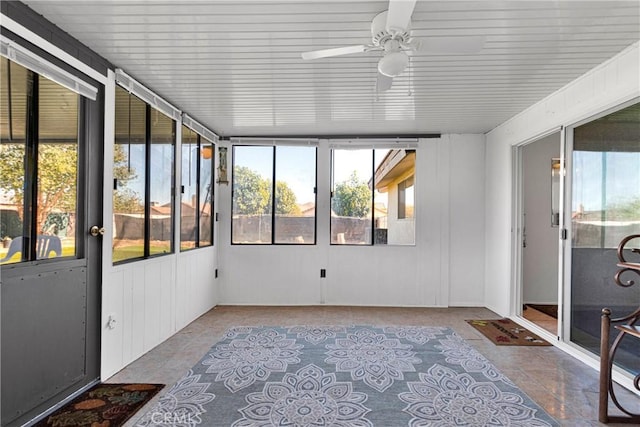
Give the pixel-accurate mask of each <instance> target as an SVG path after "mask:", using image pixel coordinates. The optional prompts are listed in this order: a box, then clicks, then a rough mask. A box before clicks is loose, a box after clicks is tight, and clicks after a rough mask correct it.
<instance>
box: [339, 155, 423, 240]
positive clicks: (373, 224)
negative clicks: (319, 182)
mask: <svg viewBox="0 0 640 427" xmlns="http://www.w3.org/2000/svg"><path fill="white" fill-rule="evenodd" d="M398 149H405V150H413V151H414V152H415V153H416V157H417V152H418V149H417V145H414V144H402V145H401V146H393V145H390V144H383V145H379V146H378V145H373V146H372V145H370V144H366V145H365V144H363V145H342V144H336V145H331V146H330V147H329V152H330V154H329V155H330V172H329V173H330V197H329V206H330V207H331V209H333V197H334V192H335V188H336V182H335V178H334V177H335V173H334V170H335V156H334V153H335V151H340V150H342V151H352V150H359V151H371V152H372V154H371V158H372V160H371V179H372V180H374V181H375V175H376V155H375V152H376V151H377V150H398ZM416 166H417V163H416ZM416 176H417V172H416V168H415V166H414V171H413V173H411V174H410V175H407V177H406V178H405V179H403V180H402V181H401V182H404V181H406V180H407V179H409V178H411V177H413V185H414V203H415V185H416ZM398 184H400V183H398ZM375 203H376V189H375V185H374V188H372V189H371V217H370V221H371V235H370V236H369V238H370V239H371V240H370V243H334V242H333V239H332V236H333V234H332V228H333V221H331V218H330V219H329V245H330V246H337V247H340V246H352V247H375V246H379V247H389V246H392V247H405V246H408V247H410V246H416V240H415V238H416V233H417V229H416V227H417V224H416V222H414V229H413V233H414V242H413V243H407V244H397V243H395V244H394V243H384V244H381V243H376V242H375V240H376V230H377V228H376V217H375ZM398 203H399V195H398ZM388 208H389V207H388V206H387V210H388ZM387 212H388V211H387ZM397 213H398V212H397ZM397 213H396V216H398V215H397ZM387 217H388V213H387ZM414 219H415V206H414V217H409V218H397V220H399V221H400V220H403V221H404V220H409V221H411V220H414ZM387 230H388V228H387Z"/></svg>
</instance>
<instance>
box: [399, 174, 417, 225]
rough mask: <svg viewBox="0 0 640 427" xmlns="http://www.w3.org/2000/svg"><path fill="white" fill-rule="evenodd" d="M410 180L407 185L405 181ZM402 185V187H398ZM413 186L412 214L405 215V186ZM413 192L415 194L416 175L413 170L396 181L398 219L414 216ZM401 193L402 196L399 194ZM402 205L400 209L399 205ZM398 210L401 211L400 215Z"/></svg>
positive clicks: (409, 218)
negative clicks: (409, 183)
mask: <svg viewBox="0 0 640 427" xmlns="http://www.w3.org/2000/svg"><path fill="white" fill-rule="evenodd" d="M409 180H411V185H410V186H407V181H409ZM400 186H402V188H400ZM411 187H413V197H414V207H413V209H414V213H413V215H412V216H407V197H406V191H407V188H411ZM415 194H416V176H415V170H414V173H412V174H411V175H409V176H407V177H406V178H405V179H403V180H402V181H400V182H398V220H401V219H403V220H413V219H414V218H415ZM401 195H402V196H401ZM401 206H402V209H400V207H401ZM400 212H402V216H400Z"/></svg>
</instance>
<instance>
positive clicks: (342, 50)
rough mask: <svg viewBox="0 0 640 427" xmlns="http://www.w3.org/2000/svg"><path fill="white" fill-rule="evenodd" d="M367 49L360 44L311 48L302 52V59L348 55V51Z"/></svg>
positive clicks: (355, 51)
mask: <svg viewBox="0 0 640 427" xmlns="http://www.w3.org/2000/svg"><path fill="white" fill-rule="evenodd" d="M366 49H367V46H365V45H363V44H361V45H359V46H345V47H334V48H332V49H322V50H312V51H310V52H303V53H302V59H307V60H308V59H320V58H327V57H329V56H340V55H348V54H350V53H362V52H364V51H365V50H366Z"/></svg>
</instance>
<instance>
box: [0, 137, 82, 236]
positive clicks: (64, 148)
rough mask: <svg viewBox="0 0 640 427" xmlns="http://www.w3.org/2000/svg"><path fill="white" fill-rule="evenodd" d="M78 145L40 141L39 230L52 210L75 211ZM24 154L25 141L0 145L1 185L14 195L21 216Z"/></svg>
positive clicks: (7, 193) (6, 192) (7, 192)
mask: <svg viewBox="0 0 640 427" xmlns="http://www.w3.org/2000/svg"><path fill="white" fill-rule="evenodd" d="M77 147H78V146H77V144H64V143H56V144H40V146H39V148H38V194H37V203H38V210H37V224H38V226H39V228H40V229H42V227H44V225H45V222H46V220H47V217H48V216H49V214H50V213H51V212H52V211H53V209H55V210H56V211H62V212H75V211H76V203H77V201H76V184H77V170H78V151H77ZM24 156H25V151H24V145H23V144H3V145H2V147H0V163H1V164H2V173H1V174H0V188H2V190H3V191H4V193H5V194H6V195H9V196H11V197H12V199H13V203H14V204H15V205H16V206H17V208H18V212H19V214H20V216H21V217H23V202H24V188H25V185H24V184H25V182H24V181H25V169H24Z"/></svg>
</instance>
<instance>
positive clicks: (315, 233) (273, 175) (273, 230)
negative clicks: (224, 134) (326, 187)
mask: <svg viewBox="0 0 640 427" xmlns="http://www.w3.org/2000/svg"><path fill="white" fill-rule="evenodd" d="M287 146H291V145H289V144H281V145H279V144H272V145H271V144H270V145H266V144H233V145H232V146H231V219H230V220H231V226H230V243H231V245H234V246H235V245H237V246H316V245H317V244H318V147H317V146H306V145H295V146H296V147H309V148H311V147H312V148H314V149H315V153H314V155H315V161H314V168H315V174H314V175H315V177H314V187H313V194H314V206H313V209H314V215H313V242H309V243H296V242H276V241H275V237H276V227H275V224H276V220H275V218H276V171H277V169H276V166H277V156H276V152H277V150H276V148H277V147H287ZM236 147H272V150H273V151H272V170H271V242H270V243H255V242H250V243H238V242H234V241H233V236H234V234H233V215H234V212H233V198H234V188H233V187H234V184H235V170H236Z"/></svg>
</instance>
